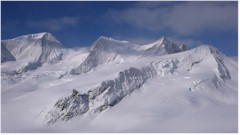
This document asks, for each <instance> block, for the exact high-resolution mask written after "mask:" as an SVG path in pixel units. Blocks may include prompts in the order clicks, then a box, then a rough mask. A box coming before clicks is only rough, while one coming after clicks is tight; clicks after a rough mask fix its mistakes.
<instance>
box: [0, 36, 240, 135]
mask: <svg viewBox="0 0 240 135" xmlns="http://www.w3.org/2000/svg"><path fill="white" fill-rule="evenodd" d="M42 41H44V43H42ZM1 46H2V51H1V52H2V55H1V60H2V64H1V70H2V71H1V75H2V77H1V84H2V86H1V95H2V97H1V99H2V104H1V105H2V112H1V115H2V116H1V119H2V121H1V122H2V124H1V125H2V127H1V128H2V132H138V133H141V132H160V133H162V132H172V133H176V132H184V133H185V132H197V133H199V132H200V133H206V132H218V133H219V132H223V133H225V132H238V108H237V107H238V96H237V93H238V76H237V74H238V65H237V61H235V60H234V59H232V58H229V57H227V56H225V55H224V54H222V53H221V52H220V51H219V50H217V49H216V48H214V47H212V46H209V45H202V46H199V47H197V48H193V49H188V48H187V47H186V46H185V45H180V46H178V45H175V44H174V43H173V42H172V41H169V40H168V39H166V38H165V37H163V38H161V39H160V40H158V41H156V42H154V43H152V44H148V45H143V46H139V45H136V44H132V43H129V42H127V41H118V40H115V39H112V38H107V37H100V38H99V39H97V40H96V41H95V42H94V43H93V45H92V46H91V47H89V48H76V49H66V48H64V47H63V46H62V45H61V43H60V42H59V41H58V40H57V39H56V38H55V37H53V36H52V35H51V34H50V33H38V34H30V35H25V36H21V37H18V38H15V39H10V40H5V41H2V44H1ZM44 46H46V48H45V49H43V48H44ZM35 52H36V53H35ZM32 55H34V56H32ZM30 56H32V57H30ZM23 69H24V70H23Z"/></svg>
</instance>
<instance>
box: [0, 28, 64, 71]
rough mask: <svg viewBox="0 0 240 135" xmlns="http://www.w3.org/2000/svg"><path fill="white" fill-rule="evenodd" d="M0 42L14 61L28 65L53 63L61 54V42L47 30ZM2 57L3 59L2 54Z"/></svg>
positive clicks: (60, 57)
mask: <svg viewBox="0 0 240 135" xmlns="http://www.w3.org/2000/svg"><path fill="white" fill-rule="evenodd" d="M1 44H2V46H3V48H6V50H8V51H9V53H10V54H11V55H12V56H13V57H14V58H15V59H16V61H21V62H22V63H26V62H27V63H29V65H32V64H33V63H36V65H42V64H43V63H55V62H58V61H59V60H61V59H62V55H63V54H62V51H61V49H62V44H61V43H60V42H59V41H58V40H57V39H56V38H55V37H54V36H53V35H52V34H51V33H47V32H43V33H37V34H29V35H25V36H20V37H17V38H14V39H9V40H2V41H1ZM2 59H4V56H3V55H2ZM23 68H24V67H23ZM28 69H29V68H28Z"/></svg>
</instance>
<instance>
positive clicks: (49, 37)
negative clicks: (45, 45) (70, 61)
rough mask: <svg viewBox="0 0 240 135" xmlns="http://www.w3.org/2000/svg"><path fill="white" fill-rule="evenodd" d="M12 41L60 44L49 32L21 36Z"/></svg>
mask: <svg viewBox="0 0 240 135" xmlns="http://www.w3.org/2000/svg"><path fill="white" fill-rule="evenodd" d="M10 40H46V41H51V42H56V43H59V44H60V41H58V40H57V39H56V38H55V37H54V36H53V35H52V34H51V33H49V32H41V33H35V34H27V35H24V36H19V37H16V38H14V39H10Z"/></svg>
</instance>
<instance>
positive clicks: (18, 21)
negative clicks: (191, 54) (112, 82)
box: [1, 1, 238, 56]
mask: <svg viewBox="0 0 240 135" xmlns="http://www.w3.org/2000/svg"><path fill="white" fill-rule="evenodd" d="M237 9H238V5H237V2H176V1H175V2H163V1H162V2H123V1H122V2H107V1H105V2H81V1H75V2H49V1H45V2H1V10H2V11H1V20H2V24H1V38H2V39H9V38H14V37H17V36H20V35H25V34H30V33H38V32H50V33H52V34H53V35H54V36H55V37H56V38H57V39H58V40H60V41H61V42H62V43H63V45H64V46H66V47H80V46H90V45H91V44H92V43H93V42H94V41H95V40H96V39H97V38H98V37H99V36H108V37H112V38H115V39H119V40H127V41H130V42H133V43H138V44H146V43H151V42H154V41H155V40H158V39H159V38H160V37H162V36H166V37H168V38H170V39H172V40H174V41H175V42H177V43H186V44H188V45H191V46H196V45H199V44H210V45H213V46H215V47H217V48H218V49H220V50H221V51H222V52H224V53H225V54H226V55H228V56H237V54H238V29H237V28H238V12H237Z"/></svg>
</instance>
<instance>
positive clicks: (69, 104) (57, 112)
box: [45, 89, 89, 124]
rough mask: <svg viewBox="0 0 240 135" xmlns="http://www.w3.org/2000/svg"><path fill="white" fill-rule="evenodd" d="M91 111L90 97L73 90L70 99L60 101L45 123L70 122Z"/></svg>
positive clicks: (47, 115) (49, 113)
mask: <svg viewBox="0 0 240 135" xmlns="http://www.w3.org/2000/svg"><path fill="white" fill-rule="evenodd" d="M88 110H89V97H88V95H86V94H80V93H79V92H78V91H77V90H75V89H73V91H72V94H71V95H70V96H68V97H65V98H63V99H60V100H58V101H57V102H56V103H55V105H54V106H53V108H52V109H51V110H50V111H49V112H47V114H46V116H45V121H46V123H47V124H53V123H55V122H57V121H59V120H61V121H68V120H69V119H71V118H73V117H76V116H80V115H82V114H84V113H86V112H87V111H88Z"/></svg>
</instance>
